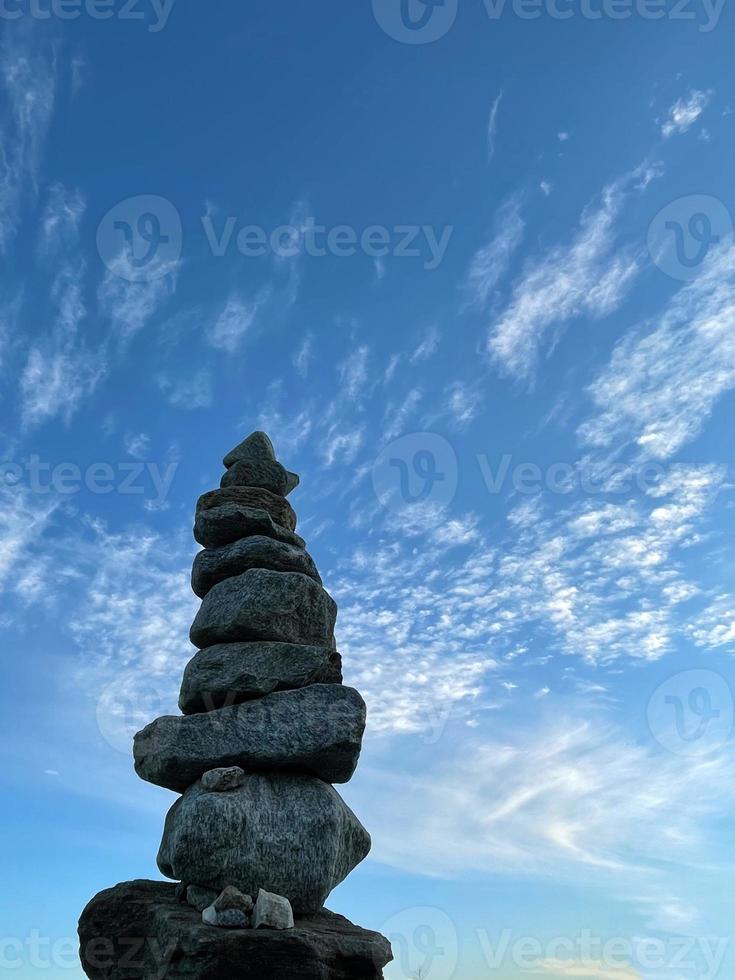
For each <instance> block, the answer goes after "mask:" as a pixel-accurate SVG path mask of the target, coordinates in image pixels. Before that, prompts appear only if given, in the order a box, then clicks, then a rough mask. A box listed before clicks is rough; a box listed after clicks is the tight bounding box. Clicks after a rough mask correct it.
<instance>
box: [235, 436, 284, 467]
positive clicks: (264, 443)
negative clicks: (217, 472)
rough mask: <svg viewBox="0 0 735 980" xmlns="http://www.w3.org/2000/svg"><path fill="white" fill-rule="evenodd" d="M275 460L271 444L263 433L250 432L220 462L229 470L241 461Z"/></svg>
mask: <svg viewBox="0 0 735 980" xmlns="http://www.w3.org/2000/svg"><path fill="white" fill-rule="evenodd" d="M275 458H276V451H275V449H274V448H273V443H272V442H271V441H270V439H269V437H268V436H267V435H266V434H265V432H251V433H250V435H249V436H248V437H247V439H243V441H242V442H241V443H240V444H239V445H237V446H235V448H234V449H231V450H230V451H229V453H228V454H227V455H226V456H225V458H224V459H223V460H222V462H223V463H224V465H225V467H227V469H229V468H230V467H231V466H234V464H235V463H237V462H239V461H240V460H241V459H250V460H269V459H272V460H274V459H275Z"/></svg>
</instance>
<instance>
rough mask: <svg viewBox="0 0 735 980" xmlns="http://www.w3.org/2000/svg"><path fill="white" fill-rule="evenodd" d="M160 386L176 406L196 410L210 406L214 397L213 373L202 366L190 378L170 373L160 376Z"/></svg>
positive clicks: (171, 403) (169, 400) (170, 401)
mask: <svg viewBox="0 0 735 980" xmlns="http://www.w3.org/2000/svg"><path fill="white" fill-rule="evenodd" d="M157 380H158V387H159V388H160V389H161V391H162V392H163V394H164V395H165V396H166V398H167V399H168V402H169V404H170V405H173V406H175V407H176V408H184V409H188V410H190V411H191V410H194V409H197V408H208V407H209V406H210V405H211V404H212V401H213V399H214V384H213V380H212V373H211V371H209V370H208V369H207V368H200V369H199V370H198V371H196V372H195V373H194V374H193V375H192V376H191V377H189V378H181V377H172V376H171V375H168V374H161V375H159V376H158V379H157Z"/></svg>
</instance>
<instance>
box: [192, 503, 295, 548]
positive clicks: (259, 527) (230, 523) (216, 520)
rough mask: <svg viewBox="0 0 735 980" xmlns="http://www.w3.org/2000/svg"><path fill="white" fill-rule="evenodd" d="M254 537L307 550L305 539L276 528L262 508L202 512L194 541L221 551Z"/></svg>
mask: <svg viewBox="0 0 735 980" xmlns="http://www.w3.org/2000/svg"><path fill="white" fill-rule="evenodd" d="M254 534H260V535H264V536H266V537H269V538H273V539H274V540H275V541H284V542H285V543H286V544H290V545H293V546H294V547H296V548H304V547H305V542H304V539H303V538H301V537H299V535H298V534H294V533H293V531H288V530H286V528H285V527H281V526H280V525H279V524H276V522H275V521H274V520H273V518H272V517H271V515H270V514H269V513H268V512H267V511H265V510H263V509H262V508H258V507H245V506H243V505H242V504H236V503H227V504H221V505H220V506H219V507H210V508H208V509H207V510H201V511H199V512H198V513H197V516H196V521H195V523H194V538H195V539H196V540H197V541H198V542H199V544H201V545H204V547H205V548H220V547H222V546H223V545H227V544H231V543H232V542H233V541H237V540H238V539H240V538H247V537H249V536H250V535H254Z"/></svg>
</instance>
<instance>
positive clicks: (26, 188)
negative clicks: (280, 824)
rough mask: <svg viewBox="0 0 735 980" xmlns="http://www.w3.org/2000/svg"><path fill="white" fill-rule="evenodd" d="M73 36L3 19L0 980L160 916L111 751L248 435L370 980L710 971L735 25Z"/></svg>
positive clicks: (260, 20)
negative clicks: (140, 904) (323, 594)
mask: <svg viewBox="0 0 735 980" xmlns="http://www.w3.org/2000/svg"><path fill="white" fill-rule="evenodd" d="M102 9H103V8H101V7H100V8H97V7H95V6H94V5H93V4H91V3H80V4H78V5H77V6H76V7H75V6H74V5H73V4H72V5H67V6H66V7H63V6H60V5H59V4H58V3H57V4H56V5H55V6H54V7H53V9H50V8H49V6H48V4H43V3H41V4H40V5H39V4H36V5H35V6H33V5H31V4H29V3H21V2H18V3H14V2H12V0H7V2H6V3H5V5H4V6H3V7H2V11H1V12H0V20H2V24H0V28H1V29H2V42H1V43H0V67H1V69H2V71H1V73H0V82H1V86H2V87H1V90H0V140H1V142H0V257H1V260H2V269H3V274H2V278H1V279H0V403H1V405H2V419H1V421H0V430H1V431H2V435H3V440H2V479H0V540H1V541H2V546H1V548H0V623H2V628H3V636H4V643H3V666H4V678H5V683H4V684H3V685H2V688H1V689H0V709H1V710H0V725H2V738H1V739H0V752H2V768H3V776H4V778H3V784H4V791H3V800H4V806H3V808H2V840H3V845H4V846H3V851H4V857H3V871H4V889H3V894H4V901H3V912H2V922H1V928H0V938H2V949H0V956H2V958H3V962H2V965H3V968H4V969H8V970H9V972H11V974H12V975H15V976H18V977H31V976H36V975H37V974H40V973H42V974H43V975H44V976H46V977H48V978H50V980H56V978H59V977H81V973H80V970H79V966H78V964H76V962H75V959H74V955H73V942H72V940H73V938H74V933H75V927H76V920H77V917H78V914H79V912H80V910H81V909H82V907H83V906H84V904H85V903H86V901H87V900H88V899H89V898H90V897H91V896H92V895H93V894H94V893H95V892H97V891H98V890H100V889H102V888H104V887H107V886H109V885H111V884H113V883H115V882H117V881H120V880H127V879H131V878H135V877H156V876H157V872H156V868H155V854H156V850H157V847H158V842H159V839H160V832H161V828H162V821H163V816H164V814H165V812H166V809H167V808H168V806H169V805H170V804H171V802H172V799H173V798H172V795H171V794H170V793H168V792H166V791H164V790H159V789H157V788H155V787H152V786H150V785H147V784H145V783H143V782H141V781H140V780H139V779H137V777H136V776H135V774H134V773H133V769H132V763H131V755H130V746H131V740H132V735H133V733H134V732H135V731H136V730H137V729H138V728H140V727H142V725H143V724H145V723H146V722H147V721H149V720H150V719H152V718H153V717H155V716H157V715H158V714H161V713H166V712H170V711H173V710H175V705H176V696H177V693H178V685H179V682H180V677H181V672H182V670H183V667H184V665H185V664H186V662H187V660H188V658H189V657H190V656H191V654H192V649H191V648H190V646H189V644H188V639H187V633H188V627H189V625H190V622H191V620H192V619H193V616H194V614H195V612H196V608H197V600H196V599H195V597H194V596H193V595H192V593H191V591H190V588H189V583H188V575H189V571H190V566H191V561H192V559H193V556H194V554H195V551H196V546H195V544H194V542H193V540H192V537H191V524H192V518H193V510H194V504H195V500H196V498H197V496H198V494H200V493H201V492H203V491H204V490H207V489H210V488H212V487H215V486H217V484H218V481H219V477H220V475H221V470H222V467H221V464H220V460H221V457H222V455H223V454H224V453H225V452H226V451H227V450H228V449H230V448H231V447H232V446H233V445H234V444H235V443H236V442H238V441H239V440H240V439H241V438H242V437H243V436H244V435H245V434H247V433H248V432H250V431H251V430H252V429H254V428H265V429H266V430H267V431H268V432H269V433H270V434H271V436H272V438H273V440H274V442H275V443H276V448H277V450H278V453H279V456H280V458H281V459H282V460H283V461H284V463H286V465H288V467H289V468H290V469H293V470H296V471H297V472H299V473H300V474H301V478H302V484H301V486H300V487H299V489H298V490H297V491H296V492H295V493H294V494H293V495H292V498H291V499H292V501H293V504H294V506H295V508H296V510H297V513H298V514H299V517H300V525H299V528H300V530H301V533H302V534H303V535H304V536H305V537H306V539H307V542H308V544H309V547H310V551H311V553H312V554H313V556H314V558H315V560H316V561H317V563H318V565H319V568H320V570H321V572H322V575H323V578H324V580H325V584H326V586H327V588H328V589H329V590H330V592H331V593H332V594H333V595H334V597H335V598H336V599H337V601H338V603H339V606H340V615H339V619H338V631H337V636H338V642H339V646H340V649H341V650H342V653H343V656H344V658H345V670H346V679H347V680H348V682H350V683H352V684H354V685H355V686H356V687H358V688H359V689H360V690H361V691H362V692H363V694H364V696H365V698H366V700H367V702H368V705H369V714H370V720H369V729H368V734H367V736H366V742H365V747H364V751H363V756H362V759H361V764H360V767H359V769H358V773H357V775H356V777H355V778H354V780H353V781H352V782H351V783H350V784H349V785H348V786H346V787H344V795H345V797H346V799H347V800H348V801H349V802H350V804H351V805H352V806H353V807H354V808H355V809H356V811H357V812H358V814H359V816H360V817H361V818H362V820H363V822H364V823H365V825H366V826H367V827H368V829H369V830H370V831H371V833H372V834H373V841H374V847H373V853H372V855H371V858H370V859H368V861H367V862H365V863H364V864H363V865H362V866H361V867H360V868H359V869H358V870H357V871H356V872H354V873H353V875H352V876H351V877H350V878H349V880H348V881H347V882H346V883H345V884H344V885H342V886H341V887H340V888H339V889H338V890H337V891H336V892H335V893H334V894H333V896H332V898H331V900H330V905H331V907H332V908H334V909H335V910H337V911H340V912H343V913H344V914H346V915H348V916H350V917H351V918H353V919H354V920H355V921H358V922H360V923H361V924H363V925H365V926H369V927H373V928H382V929H383V930H384V931H385V932H386V933H387V934H389V935H390V936H391V938H392V939H393V941H394V945H395V948H396V951H397V954H398V955H397V960H396V963H395V964H394V965H393V966H392V967H391V968H390V969H389V971H388V974H387V975H388V976H389V977H390V978H402V977H410V976H412V975H420V974H421V973H423V974H424V975H425V976H427V977H430V978H431V980H449V978H450V977H456V978H457V980H475V978H480V977H482V978H484V977H494V978H498V980H517V978H519V977H523V976H531V975H532V976H542V977H550V978H555V977H578V978H579V977H581V978H582V980H609V978H614V980H634V978H644V980H649V978H656V980H692V978H695V977H707V978H708V980H711V978H713V977H715V976H719V977H722V978H724V977H727V976H730V975H732V973H733V970H735V951H734V950H732V949H731V948H730V941H729V937H730V935H731V932H732V920H733V912H734V911H735V908H734V907H733V899H732V888H731V881H732V869H731V864H732V858H731V853H732V842H733V834H734V831H735V827H734V825H733V817H732V812H733V798H732V797H733V789H732V787H733V775H734V774H735V772H734V771H735V758H734V756H733V743H732V739H731V728H732V720H733V700H732V684H733V671H732V653H733V647H734V646H735V597H734V596H733V589H734V588H735V583H734V582H733V574H732V566H733V562H732V558H733V547H732V528H733V515H734V513H735V511H734V510H733V496H732V483H731V473H730V464H731V458H732V449H731V446H732V440H731V422H730V419H731V418H732V411H733V407H734V397H733V390H732V389H733V387H735V339H734V338H735V331H734V330H733V327H735V261H734V260H735V242H733V233H732V227H733V226H732V217H731V215H732V213H733V208H734V207H735V202H734V201H733V192H732V171H733V168H732V161H733V146H734V142H735V140H734V132H735V131H734V126H735V114H733V112H732V109H733V108H735V92H733V84H732V68H730V69H728V67H727V66H728V65H731V38H732V28H733V14H732V11H731V10H727V9H726V8H724V9H723V8H722V7H721V6H718V5H716V4H715V5H712V4H709V5H708V4H705V3H701V4H699V5H697V4H696V3H694V2H691V3H689V5H688V6H686V7H684V6H682V5H681V4H680V3H677V4H663V5H661V6H660V7H659V6H657V5H655V4H648V5H646V4H644V3H643V0H636V2H635V3H633V2H631V3H629V4H627V5H626V3H622V4H621V3H618V4H617V5H615V4H612V3H611V2H610V0H607V2H606V3H605V4H603V3H602V0H600V2H599V3H597V4H596V3H594V2H592V0H589V2H587V3H579V4H564V3H559V4H558V5H557V6H556V7H555V6H554V5H552V4H551V3H550V2H544V3H543V4H539V5H536V6H534V5H533V4H527V5H525V6H522V5H520V4H519V3H518V0H516V3H515V4H506V5H505V6H504V7H503V6H498V5H493V4H491V3H489V2H488V3H483V2H482V0H459V3H458V4H457V3H456V2H453V0H447V2H446V3H445V4H444V5H443V6H442V5H439V6H438V7H437V8H436V9H433V8H432V7H428V8H427V7H424V5H423V4H421V3H420V2H419V0H411V2H410V3H409V4H408V6H407V8H406V9H404V10H403V11H402V10H401V5H400V3H399V0H375V2H374V3H373V4H372V5H371V4H370V3H368V2H363V3H359V4H358V3H337V2H335V0H318V2H315V3H309V4H297V3H295V2H283V0H270V2H269V3H267V4H266V3H248V4H245V3H235V2H231V0H230V2H225V3H221V4H218V5H216V10H211V11H210V10H204V9H203V7H202V5H201V4H194V3H191V2H189V0H176V2H175V3H174V4H173V5H169V6H166V5H160V4H159V5H155V4H153V3H147V2H145V0H141V2H140V3H138V5H137V6H136V7H124V6H123V4H122V2H120V3H118V2H114V3H113V4H112V5H111V6H110V7H107V8H104V12H106V13H108V14H110V16H109V17H107V18H105V19H102V18H101V17H100V11H101V10H102ZM64 11H66V13H67V14H68V18H67V19H64V18H63V17H62V16H60V13H63V12H64ZM560 11H561V13H562V14H563V15H566V14H567V13H568V14H569V16H560V13H559V12H560ZM46 12H48V13H49V14H50V16H41V15H42V14H44V13H46ZM72 14H76V16H72ZM138 14H140V15H142V16H140V17H138V16H137V15H138ZM626 14H627V16H625V15H626ZM653 15H656V18H657V19H654V16H653ZM658 15H661V16H660V17H658ZM690 15H691V16H690ZM424 21H425V24H424ZM585 937H586V938H585ZM606 944H607V945H606Z"/></svg>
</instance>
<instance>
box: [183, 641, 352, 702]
mask: <svg viewBox="0 0 735 980" xmlns="http://www.w3.org/2000/svg"><path fill="white" fill-rule="evenodd" d="M341 683H342V658H341V657H340V655H339V654H338V653H337V651H336V650H329V649H327V648H326V647H315V646H304V645H301V644H297V643H268V642H261V643H222V644H219V645H217V646H213V647H208V648H207V649H206V650H200V651H199V653H197V654H196V655H195V656H194V657H193V658H192V659H191V660H190V661H189V663H188V665H187V667H186V670H185V671H184V680H183V682H182V685H181V694H180V696H179V707H180V708H181V710H182V711H183V712H184V714H185V715H192V714H197V713H199V712H202V711H212V710H213V709H215V708H224V707H228V706H229V705H233V704H239V703H240V702H242V701H249V700H252V699H253V698H260V697H263V696H264V695H265V694H271V693H272V692H273V691H288V690H293V689H296V688H301V687H308V686H309V685H310V684H341Z"/></svg>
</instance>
